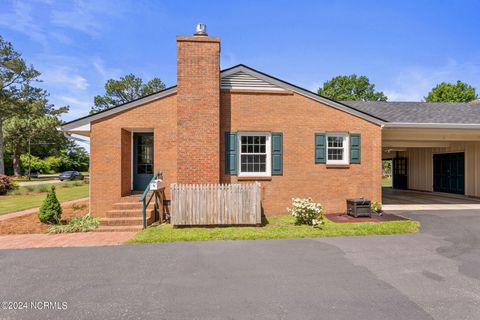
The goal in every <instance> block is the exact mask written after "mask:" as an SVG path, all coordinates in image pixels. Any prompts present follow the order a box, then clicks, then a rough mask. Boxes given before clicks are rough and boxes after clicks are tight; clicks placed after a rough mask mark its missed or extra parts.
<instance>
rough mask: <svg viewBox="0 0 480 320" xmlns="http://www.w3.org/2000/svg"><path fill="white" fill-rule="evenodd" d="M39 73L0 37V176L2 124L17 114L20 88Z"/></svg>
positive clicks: (0, 169)
mask: <svg viewBox="0 0 480 320" xmlns="http://www.w3.org/2000/svg"><path fill="white" fill-rule="evenodd" d="M39 75H40V73H39V72H38V71H37V70H35V69H34V68H33V66H28V65H27V64H26V62H25V60H23V59H22V57H21V54H20V53H18V52H17V51H15V49H14V48H13V46H12V44H11V43H10V42H7V41H5V40H4V39H3V37H2V36H0V174H4V173H5V159H4V139H3V122H4V121H5V120H6V119H8V118H9V117H11V116H13V115H14V114H16V113H17V111H18V110H17V107H18V104H15V103H13V101H15V100H16V99H17V98H18V94H19V92H20V91H21V87H22V86H24V85H26V84H29V83H30V82H31V81H33V80H35V79H36V78H37V77H38V76H39Z"/></svg>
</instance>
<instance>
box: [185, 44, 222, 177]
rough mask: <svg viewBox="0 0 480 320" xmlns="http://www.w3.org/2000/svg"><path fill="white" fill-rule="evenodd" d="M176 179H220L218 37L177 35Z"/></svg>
mask: <svg viewBox="0 0 480 320" xmlns="http://www.w3.org/2000/svg"><path fill="white" fill-rule="evenodd" d="M177 48H178V56H177V59H178V60H177V62H178V70H177V72H178V75H177V77H178V79H177V80H178V81H177V92H178V98H177V103H178V108H177V143H178V156H177V167H178V182H180V183H218V182H219V181H220V153H219V150H220V123H219V122H220V39H218V38H210V37H204V36H192V37H177Z"/></svg>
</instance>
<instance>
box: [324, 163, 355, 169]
mask: <svg viewBox="0 0 480 320" xmlns="http://www.w3.org/2000/svg"><path fill="white" fill-rule="evenodd" d="M327 168H330V169H348V168H350V164H331V163H330V164H328V163H327Z"/></svg>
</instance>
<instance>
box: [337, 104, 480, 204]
mask: <svg viewBox="0 0 480 320" xmlns="http://www.w3.org/2000/svg"><path fill="white" fill-rule="evenodd" d="M346 103H347V104H348V105H350V106H352V107H354V108H357V109H359V110H361V111H363V112H367V113H369V114H372V115H374V116H376V117H378V118H381V119H382V120H384V121H385V124H384V125H383V127H382V159H383V160H392V164H393V167H392V175H393V187H394V188H395V189H401V190H415V191H427V192H437V193H436V195H435V196H434V197H432V198H428V197H426V196H419V195H418V194H417V196H418V199H417V197H412V196H405V194H404V196H405V197H404V199H403V200H402V201H410V202H411V203H412V204H413V203H415V201H420V202H421V201H427V202H428V201H435V202H437V203H439V204H441V203H442V200H441V199H440V198H441V197H443V196H445V195H448V194H456V195H463V196H464V197H463V198H464V200H465V201H466V200H468V198H467V197H465V196H468V197H471V198H480V104H479V103H426V102H362V101H355V102H346ZM400 194H401V193H400ZM400 194H399V195H400ZM412 195H413V194H412ZM390 196H391V195H387V197H386V200H387V201H388V200H389V197H390ZM407 199H408V200H407ZM416 199H417V200H416ZM452 199H453V198H451V197H447V198H446V200H445V201H446V202H448V203H451V204H454V203H455V201H454V200H452ZM397 200H400V198H397ZM457 200H458V199H457ZM464 200H462V201H464ZM471 201H473V202H475V203H476V201H474V200H471ZM459 204H461V203H459Z"/></svg>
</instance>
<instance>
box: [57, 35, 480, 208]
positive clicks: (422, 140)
mask: <svg viewBox="0 0 480 320" xmlns="http://www.w3.org/2000/svg"><path fill="white" fill-rule="evenodd" d="M177 55H178V56H177V57H178V59H177V67H178V70H177V85H176V86H173V87H170V88H167V89H165V90H163V91H160V92H157V93H154V94H152V95H149V96H146V97H143V98H141V99H138V100H135V101H132V102H129V103H126V104H123V105H119V106H116V107H114V108H111V109H108V110H106V111H102V112H99V113H96V114H93V115H89V116H86V117H83V118H80V119H77V120H74V121H71V122H69V123H66V124H64V125H63V127H62V129H63V130H64V131H65V132H66V133H68V134H80V135H85V136H89V137H90V145H91V147H90V152H91V169H90V170H91V171H90V175H91V190H90V193H91V194H90V199H91V200H90V201H91V212H92V214H93V215H95V216H99V217H105V216H106V214H107V212H109V211H110V210H112V208H114V207H115V204H116V203H118V202H121V201H122V199H123V198H125V197H128V196H130V195H131V194H132V193H133V192H135V191H143V190H144V189H145V188H146V186H147V184H148V182H149V181H150V179H151V177H152V175H153V173H154V172H157V171H161V172H162V173H163V177H164V181H165V183H166V185H167V186H168V185H169V184H170V183H174V182H176V183H237V182H239V183H242V182H247V181H260V182H261V185H262V206H263V209H264V212H265V214H266V215H267V216H268V215H274V214H283V213H285V212H286V210H285V209H286V207H288V206H289V205H290V203H291V198H292V197H312V198H313V199H314V200H315V201H317V202H320V203H322V204H323V206H324V207H325V208H326V210H327V212H331V213H342V212H344V211H345V209H346V208H345V199H347V198H352V197H366V198H369V199H371V200H372V201H381V198H382V189H381V178H382V176H381V163H382V158H392V157H395V158H408V157H414V156H415V155H413V154H414V153H416V152H419V150H423V151H421V152H423V153H422V155H423V154H427V153H429V152H430V153H433V152H435V150H438V148H450V147H451V145H450V143H447V141H449V140H448V139H449V138H448V137H446V136H445V135H447V133H448V132H449V130H457V131H458V130H460V132H461V133H462V134H467V136H466V138H467V139H465V141H468V142H466V143H464V144H463V145H462V146H463V147H458V146H457V147H456V149H455V150H463V149H462V148H470V149H471V150H473V151H471V152H474V153H471V154H469V156H470V157H472V154H473V156H476V154H478V153H480V146H479V145H478V143H476V142H475V143H473V142H472V143H470V142H471V141H478V140H480V139H478V128H477V127H478V124H477V125H476V126H477V127H475V125H474V124H468V125H467V126H466V127H465V128H463V129H462V128H457V127H455V125H459V126H460V127H461V125H462V124H461V123H458V122H459V121H457V123H454V124H452V123H450V122H448V123H447V122H441V121H437V123H436V124H437V125H435V124H430V126H428V125H424V123H423V124H422V123H420V122H419V121H415V119H414V120H413V121H410V122H406V121H403V122H402V121H401V117H402V116H401V113H402V112H404V111H402V110H400V109H401V108H396V109H395V106H393V107H394V109H395V110H397V111H398V112H399V113H400V115H399V116H398V115H397V116H398V117H397V118H398V119H400V120H398V119H394V120H395V121H391V120H389V119H388V117H389V116H391V115H390V113H391V111H385V109H382V108H376V107H375V103H370V104H368V103H363V104H362V103H350V102H338V101H333V100H330V99H327V98H325V97H322V96H319V95H317V94H315V93H313V92H310V91H308V90H305V89H303V88H300V87H298V86H295V85H293V84H290V83H288V82H286V81H283V80H280V79H277V78H275V77H272V76H270V75H267V74H264V73H262V72H260V71H257V70H254V69H252V68H249V67H247V66H245V65H237V66H234V67H232V68H229V69H225V70H220V39H219V38H216V37H209V36H207V35H206V34H204V33H203V32H199V33H197V34H195V35H193V36H181V37H177ZM372 108H373V109H372ZM382 110H383V111H382ZM405 110H409V109H408V107H406V109H405ZM476 112H477V113H479V114H480V112H479V111H478V107H477V109H476ZM470 118H471V117H470ZM478 118H479V119H478V120H480V116H479V117H478ZM447 120H448V119H447ZM415 122H417V125H415ZM478 123H480V121H478ZM412 128H415V130H412ZM435 130H441V132H442V135H443V137H444V138H443V139H440V140H439V139H437V138H436V135H437V133H438V132H437V133H436V132H435ZM462 130H463V131H462ZM475 130H476V131H475ZM452 134H453V135H452V139H451V141H458V140H459V138H458V132H453V131H452ZM455 134H457V135H455ZM468 135H470V136H468ZM453 137H456V138H453ZM474 137H475V138H474ZM475 139H476V140H475ZM460 140H462V139H460ZM451 141H449V142H451ZM462 141H463V140H462ZM415 142H416V143H417V145H414V144H415ZM412 148H413V149H412ZM420 148H421V149H420ZM435 148H437V149H435ZM459 148H460V149H459ZM425 150H427V151H425ZM442 150H443V149H442ZM445 150H447V149H445ZM389 152H390V153H389ZM392 155H394V156H392ZM415 159H416V160H415V161H416V166H417V167H423V166H426V165H428V163H427V162H428V161H429V160H427V158H425V159H424V160H422V159H420V158H419V157H415ZM422 161H423V162H422ZM410 168H411V166H410V167H409V170H411V169H410ZM404 169H405V171H406V170H407V168H406V166H405V168H404ZM415 170H417V171H421V170H419V169H415ZM412 174H413V173H412ZM415 174H418V175H420V176H421V177H420V178H418V179H415V180H414V181H415V182H414V185H412V186H411V188H412V189H422V188H423V189H425V190H427V191H434V190H430V189H429V188H431V185H429V183H430V180H428V179H431V178H432V177H433V172H432V175H431V176H432V177H430V176H428V177H423V176H422V173H415ZM405 175H407V172H405ZM464 176H465V175H464ZM477 176H480V173H478V172H475V180H474V182H473V184H474V185H475V188H473V187H470V188H469V189H468V192H470V193H471V195H473V196H478V194H477V188H476V185H477V184H478V183H477V180H478V181H480V179H477ZM399 177H400V176H399ZM421 179H424V180H425V183H424V184H423V185H422V183H421V182H420V180H421ZM427 180H428V181H427ZM422 181H423V180H422ZM405 183H406V185H405V186H404V187H405V188H407V187H410V186H409V185H408V183H407V182H405ZM469 183H471V182H470V181H469ZM478 193H480V188H478ZM466 194H468V193H466ZM167 198H168V187H167Z"/></svg>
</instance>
